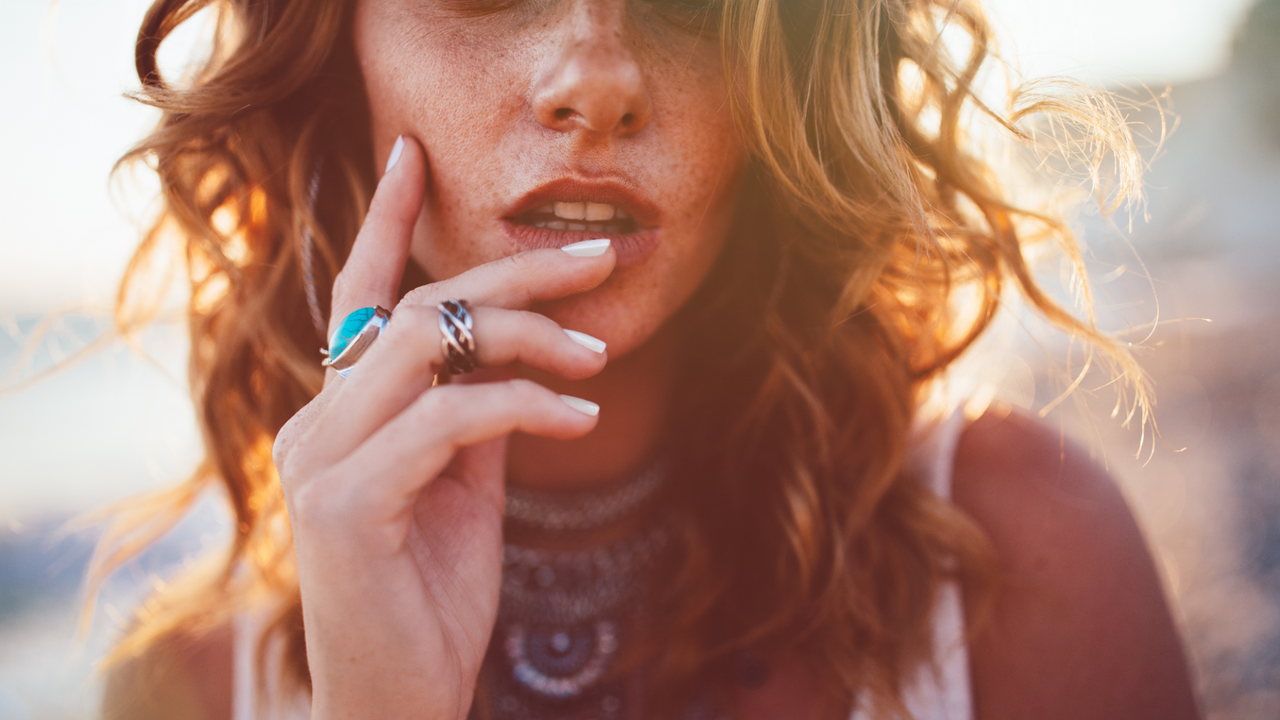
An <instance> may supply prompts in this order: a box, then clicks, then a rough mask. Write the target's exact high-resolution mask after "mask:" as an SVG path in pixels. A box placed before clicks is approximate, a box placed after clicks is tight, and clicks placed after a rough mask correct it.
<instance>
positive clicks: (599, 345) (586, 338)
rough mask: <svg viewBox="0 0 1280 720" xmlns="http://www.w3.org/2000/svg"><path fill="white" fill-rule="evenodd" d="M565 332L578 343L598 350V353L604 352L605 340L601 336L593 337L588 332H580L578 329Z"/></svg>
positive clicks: (594, 350)
mask: <svg viewBox="0 0 1280 720" xmlns="http://www.w3.org/2000/svg"><path fill="white" fill-rule="evenodd" d="M565 334H567V335H568V336H569V339H570V340H572V341H574V342H576V343H578V344H579V345H581V346H582V347H584V348H586V349H588V350H590V351H591V352H598V353H602V352H604V347H605V345H604V341H603V340H601V339H599V338H593V337H591V336H590V335H588V334H586V333H580V332H578V331H577V330H565Z"/></svg>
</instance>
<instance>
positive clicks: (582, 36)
mask: <svg viewBox="0 0 1280 720" xmlns="http://www.w3.org/2000/svg"><path fill="white" fill-rule="evenodd" d="M568 2H569V5H570V7H569V8H568V9H567V13H566V15H565V16H563V17H562V18H561V20H560V22H559V23H558V27H557V29H556V32H555V35H556V36H558V44H557V45H556V47H555V49H554V50H553V51H552V52H551V53H550V55H549V57H548V58H547V60H546V62H545V63H544V65H543V67H542V69H541V71H540V72H539V75H538V77H537V78H536V80H535V82H534V88H533V111H534V114H535V115H536V116H537V118H538V122H539V123H541V124H542V125H543V126H544V127H546V128H549V129H551V130H556V131H558V132H574V131H579V130H583V131H588V132H591V133H593V134H599V135H605V136H608V137H628V136H631V135H635V134H636V133H638V132H640V131H641V130H643V129H644V128H645V127H646V126H647V125H648V124H649V117H650V115H651V114H652V108H651V105H650V99H649V91H648V89H647V88H646V85H645V78H644V72H643V69H642V68H641V67H640V63H639V62H638V61H637V59H636V56H635V52H634V48H633V47H632V46H631V44H630V40H629V34H628V32H627V27H626V25H627V9H626V7H627V0H568Z"/></svg>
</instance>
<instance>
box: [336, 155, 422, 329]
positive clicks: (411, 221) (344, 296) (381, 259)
mask: <svg viewBox="0 0 1280 720" xmlns="http://www.w3.org/2000/svg"><path fill="white" fill-rule="evenodd" d="M386 168H387V169H386V170H385V171H384V172H383V175H382V179H381V180H380V181H379V182H378V188H377V190H375V191H374V193H373V201H372V202H371V203H370V205H369V214H368V215H367V216H366V217H365V221H364V225H362V226H361V228H360V233H359V234H358V235H356V240H355V243H353V244H352V246H351V254H350V255H349V256H348V257H347V262H346V264H345V265H343V267H342V271H341V272H339V273H338V277H337V278H335V279H334V282H333V304H332V309H331V310H330V315H329V336H330V337H332V336H333V331H334V330H335V329H336V328H337V327H338V325H339V323H341V322H342V321H343V319H344V318H346V317H347V315H349V314H350V313H351V312H352V311H354V310H357V309H359V308H362V307H370V306H372V305H381V306H383V307H386V308H391V307H395V304H396V295H397V293H398V291H399V289H400V280H401V278H402V277H403V276H404V266H405V263H406V262H407V261H408V259H409V247H410V245H411V244H412V241H413V228H414V225H415V223H416V222H417V220H418V215H419V213H421V212H422V196H423V193H424V191H425V190H426V184H427V162H426V157H425V156H424V154H423V152H422V146H421V145H419V144H418V142H417V141H416V140H414V139H413V138H411V137H406V136H404V135H401V136H400V137H398V138H396V142H395V144H394V145H393V146H392V147H391V151H390V153H389V154H388V156H387V165H386Z"/></svg>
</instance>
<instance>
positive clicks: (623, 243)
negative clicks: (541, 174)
mask: <svg viewBox="0 0 1280 720" xmlns="http://www.w3.org/2000/svg"><path fill="white" fill-rule="evenodd" d="M502 229H503V230H505V231H506V233H507V237H509V238H511V239H512V240H514V241H515V243H516V245H518V246H519V247H520V249H521V250H538V249H541V248H560V247H564V246H565V245H572V244H574V243H577V242H583V241H585V240H601V239H604V238H608V239H609V241H610V242H611V243H612V244H613V250H614V252H616V253H617V254H618V265H617V266H618V267H620V268H621V267H632V266H634V265H639V264H640V263H642V262H644V260H645V258H647V257H649V255H650V254H652V253H653V250H654V248H656V247H657V246H658V236H659V235H660V234H661V231H660V230H659V229H658V228H645V229H643V230H638V231H636V232H632V233H593V232H590V231H588V230H552V229H551V228H540V227H534V226H532V225H521V224H520V223H516V222H512V221H510V220H508V219H506V218H504V219H503V220H502Z"/></svg>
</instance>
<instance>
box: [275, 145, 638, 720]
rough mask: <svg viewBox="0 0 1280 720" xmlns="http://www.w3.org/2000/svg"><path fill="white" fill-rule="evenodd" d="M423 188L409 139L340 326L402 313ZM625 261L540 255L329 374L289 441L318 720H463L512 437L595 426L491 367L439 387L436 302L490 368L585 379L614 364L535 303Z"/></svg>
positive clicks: (476, 666)
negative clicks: (464, 322) (467, 327)
mask: <svg viewBox="0 0 1280 720" xmlns="http://www.w3.org/2000/svg"><path fill="white" fill-rule="evenodd" d="M393 155H394V153H393ZM425 186H426V160H425V158H424V157H423V154H422V150H421V149H420V147H419V145H418V144H417V143H416V142H414V141H413V140H411V139H408V138H405V139H404V145H403V152H402V154H401V155H400V158H399V161H398V162H396V163H394V164H393V166H392V167H391V168H389V169H388V171H387V173H386V174H385V175H384V176H383V178H382V180H381V182H380V184H379V186H378V189H377V192H376V193H375V195H374V198H373V202H372V205H371V207H370V209H369V215H368V217H367V219H366V220H365V224H364V226H363V227H362V228H361V230H360V234H359V237H357V239H356V242H355V244H354V246H353V247H352V250H351V256H350V258H349V259H348V261H347V264H346V266H345V267H344V268H343V270H342V272H341V274H340V275H339V276H338V278H337V281H336V282H335V284H334V303H333V319H332V320H331V321H330V323H331V325H333V326H336V324H337V323H338V322H341V320H342V319H343V318H345V317H346V315H347V314H348V313H350V312H351V311H352V310H355V309H357V308H360V307H368V306H373V305H383V306H384V307H392V306H393V305H394V304H395V293H396V291H397V287H398V285H399V281H400V278H401V276H402V274H403V271H404V264H405V261H406V258H407V257H408V254H409V246H410V240H411V236H412V233H413V227H414V224H415V222H416V220H417V216H418V214H419V212H420V211H421V210H420V209H421V206H422V197H423V192H424V188H425ZM614 261H615V256H614V252H613V250H612V248H610V249H608V250H606V251H605V252H604V254H602V255H599V256H597V257H586V258H583V257H574V256H571V255H570V254H568V253H566V252H563V251H561V250H559V249H545V250H535V251H530V252H525V253H521V254H518V255H513V256H511V257H508V258H505V259H503V260H499V261H496V262H492V263H489V264H486V265H482V266H480V267H477V268H474V269H472V270H470V271H468V272H465V273H463V274H461V275H458V276H456V277H454V278H451V279H449V280H444V281H441V282H437V283H432V284H430V285H425V286H423V287H420V288H417V289H415V290H413V291H412V292H410V293H409V294H408V295H406V296H405V298H404V299H403V300H402V301H401V302H400V303H399V304H398V305H395V306H394V309H393V317H392V319H391V322H390V324H389V325H388V326H387V328H386V329H385V331H384V332H383V333H382V335H381V337H379V338H378V340H377V341H376V342H375V343H374V344H373V345H372V347H370V349H369V350H368V351H367V352H366V353H365V354H364V356H363V357H362V358H361V359H360V361H359V363H358V365H357V366H356V367H355V368H354V370H353V371H352V373H351V375H350V377H348V378H346V379H342V378H338V377H337V375H336V374H335V373H334V372H333V371H330V373H329V377H328V378H327V380H326V384H325V388H324V391H323V392H322V393H321V394H320V395H319V396H318V397H317V398H316V399H315V400H314V401H313V402H312V403H311V404H309V405H307V406H306V407H305V408H303V409H302V410H301V411H300V412H299V413H298V414H297V415H296V416H294V417H293V418H292V419H291V420H290V421H289V422H288V423H287V424H286V425H285V427H284V428H283V429H282V430H281V431H280V435H279V437H278V439H277V441H276V447H275V456H274V457H275V462H276V467H277V468H278V469H279V473H280V479H281V483H282V484H283V486H284V493H285V500H286V503H287V505H288V508H289V519H290V522H291V524H292V528H293V536H294V542H295V546H296V550H297V559H298V578H299V583H300V585H301V590H302V611H303V618H304V622H305V625H306V643H307V660H308V663H309V665H310V671H311V680H312V688H313V690H312V717H313V718H348V717H362V718H368V717H378V718H388V719H390V718H401V717H403V718H414V719H415V720H421V719H423V718H440V719H444V720H461V719H462V718H465V716H466V714H467V712H468V709H469V707H470V705H471V699H472V695H473V692H474V688H475V682H476V676H477V675H478V673H479V671H480V663H481V661H482V660H483V658H484V654H485V650H486V648H487V646H488V644H489V638H490V635H491V634H492V632H493V625H494V622H495V619H496V616H497V607H498V590H499V583H500V580H501V572H502V512H503V503H504V487H503V474H504V466H505V455H506V438H507V436H508V435H509V434H510V433H511V432H513V431H516V430H519V431H522V432H527V433H531V434H535V435H541V436H546V437H552V438H565V439H568V438H575V437H580V436H582V435H584V434H586V433H587V432H589V431H590V430H591V429H592V428H593V427H595V423H596V419H595V417H594V416H593V415H590V414H587V413H585V412H582V411H580V410H578V409H575V408H574V407H571V406H570V405H569V404H568V403H566V402H565V401H563V400H562V399H561V398H560V397H559V396H557V395H556V394H555V393H553V392H551V391H550V390H548V389H546V388H544V387H541V386H539V385H536V384H534V383H532V382H529V381H527V380H518V379H507V380H497V381H494V380H493V379H492V378H493V377H494V373H493V371H483V370H482V371H480V372H477V373H476V374H475V375H473V376H468V378H476V377H483V376H484V373H486V372H488V373H489V376H488V377H487V378H484V379H487V380H489V381H485V382H470V383H451V384H447V385H440V386H436V387H433V386H432V385H433V379H434V376H435V375H436V373H438V372H440V371H441V370H442V369H443V368H444V357H443V354H442V350H441V347H440V338H441V334H440V330H439V328H438V326H437V310H436V304H437V303H438V302H441V301H443V300H445V299H449V298H463V299H466V300H468V301H469V302H470V305H471V308H472V310H471V312H472V316H473V317H474V320H475V327H474V329H473V333H474V335H475V339H476V355H477V360H478V363H479V365H480V366H481V367H482V368H501V367H503V366H508V365H510V364H512V363H514V362H520V363H524V364H526V365H529V366H531V367H534V368H538V369H540V370H544V371H547V372H550V373H554V374H556V375H559V376H562V377H565V378H567V379H581V378H585V377H589V376H591V375H594V374H595V373H597V372H599V371H600V370H601V369H603V368H604V365H605V361H606V357H605V353H604V352H603V351H601V352H596V351H594V350H592V349H589V348H587V347H584V346H583V345H581V344H579V343H577V342H575V341H574V340H573V339H572V338H571V337H570V336H569V335H568V334H567V333H565V332H564V331H563V329H562V328H560V326H559V325H557V324H556V323H555V322H554V321H552V320H550V319H549V318H547V317H545V316H542V315H538V314H536V313H532V312H528V311H526V310H525V309H526V308H528V307H529V306H530V305H531V304H532V303H534V302H537V301H544V300H554V299H557V298H561V297H565V296H568V295H572V294H575V293H580V292H583V291H586V290H589V289H591V288H593V287H595V286H597V285H599V284H600V283H601V282H603V281H604V279H605V278H606V277H607V276H608V275H609V273H610V272H611V271H612V270H613V266H614ZM507 377H509V374H508V375H507Z"/></svg>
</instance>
